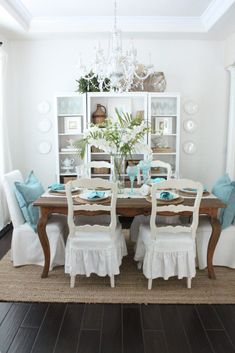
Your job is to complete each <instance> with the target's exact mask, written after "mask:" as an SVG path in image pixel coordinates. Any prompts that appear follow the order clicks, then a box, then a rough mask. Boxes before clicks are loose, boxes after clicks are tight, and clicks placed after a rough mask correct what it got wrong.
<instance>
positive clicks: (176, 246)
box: [140, 225, 195, 252]
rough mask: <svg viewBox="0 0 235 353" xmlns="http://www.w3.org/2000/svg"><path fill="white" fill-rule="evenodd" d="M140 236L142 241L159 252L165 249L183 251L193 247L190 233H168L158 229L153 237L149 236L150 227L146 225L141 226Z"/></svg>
mask: <svg viewBox="0 0 235 353" xmlns="http://www.w3.org/2000/svg"><path fill="white" fill-rule="evenodd" d="M140 232H141V237H142V240H143V242H144V243H145V245H146V246H148V247H150V248H151V247H156V249H157V250H158V251H159V252H165V251H168V252H170V251H180V250H182V251H184V250H188V249H194V247H195V246H194V244H195V242H194V240H193V238H192V237H191V234H190V233H186V232H185V233H170V232H162V233H161V231H160V228H159V232H158V234H157V236H156V238H155V239H152V238H151V233H150V227H149V226H147V225H143V226H141V230H140Z"/></svg>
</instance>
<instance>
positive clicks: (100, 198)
mask: <svg viewBox="0 0 235 353" xmlns="http://www.w3.org/2000/svg"><path fill="white" fill-rule="evenodd" d="M88 195H89V192H82V193H81V194H79V198H80V199H82V200H86V201H101V200H105V199H107V198H108V197H109V195H107V194H106V193H105V194H104V196H103V197H96V198H95V199H89V198H88Z"/></svg>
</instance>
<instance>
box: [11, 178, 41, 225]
mask: <svg viewBox="0 0 235 353" xmlns="http://www.w3.org/2000/svg"><path fill="white" fill-rule="evenodd" d="M14 191H15V196H16V199H17V201H18V203H19V206H20V208H21V211H22V214H23V216H24V219H25V221H26V222H27V223H28V224H29V225H30V226H31V227H32V228H33V230H34V231H35V232H36V231H37V223H38V219H39V208H38V207H35V206H33V203H34V201H36V200H37V199H38V198H39V197H40V196H41V195H42V194H43V193H44V189H43V186H42V184H41V183H40V181H39V180H38V179H37V178H36V177H35V175H34V173H33V171H31V172H30V174H29V176H28V178H27V179H26V180H25V182H23V183H20V182H18V181H17V182H15V190H14Z"/></svg>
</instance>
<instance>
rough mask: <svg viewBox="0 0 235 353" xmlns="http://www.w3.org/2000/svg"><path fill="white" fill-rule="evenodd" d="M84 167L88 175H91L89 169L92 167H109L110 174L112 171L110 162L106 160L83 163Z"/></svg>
mask: <svg viewBox="0 0 235 353" xmlns="http://www.w3.org/2000/svg"><path fill="white" fill-rule="evenodd" d="M84 168H86V169H87V171H88V176H89V177H90V176H91V169H92V168H97V169H101V168H108V169H110V175H112V172H113V165H112V163H110V162H107V161H91V162H88V163H86V164H84ZM100 174H103V173H100Z"/></svg>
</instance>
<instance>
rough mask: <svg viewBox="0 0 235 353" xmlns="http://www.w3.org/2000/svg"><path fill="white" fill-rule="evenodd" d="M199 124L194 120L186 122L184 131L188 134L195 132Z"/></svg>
mask: <svg viewBox="0 0 235 353" xmlns="http://www.w3.org/2000/svg"><path fill="white" fill-rule="evenodd" d="M196 127H197V124H196V123H195V121H194V120H192V119H188V120H185V121H184V130H185V131H187V132H190V133H192V132H194V131H195V130H196Z"/></svg>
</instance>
